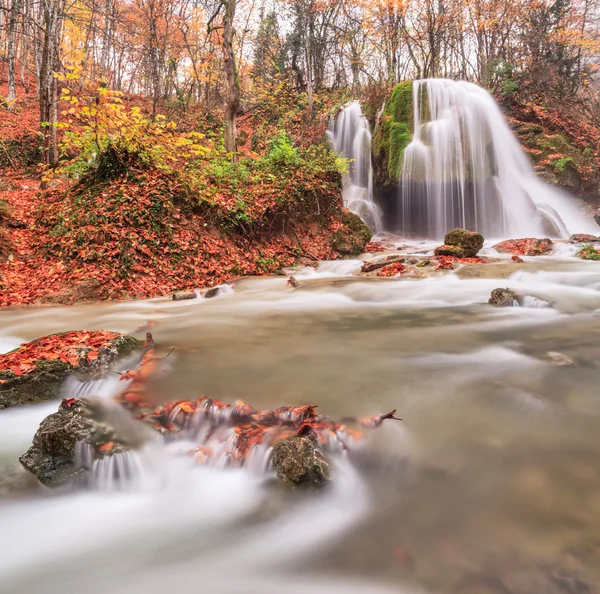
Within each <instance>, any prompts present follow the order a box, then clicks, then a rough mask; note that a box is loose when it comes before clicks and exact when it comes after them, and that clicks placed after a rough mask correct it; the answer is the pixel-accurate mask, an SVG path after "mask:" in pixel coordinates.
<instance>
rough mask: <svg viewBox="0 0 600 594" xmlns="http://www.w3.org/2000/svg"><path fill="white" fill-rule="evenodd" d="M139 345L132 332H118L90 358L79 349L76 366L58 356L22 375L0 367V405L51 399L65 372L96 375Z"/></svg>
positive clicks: (139, 346)
mask: <svg viewBox="0 0 600 594" xmlns="http://www.w3.org/2000/svg"><path fill="white" fill-rule="evenodd" d="M142 347H143V344H142V343H141V342H140V341H139V340H137V339H136V338H133V336H126V335H120V336H117V337H116V338H114V339H113V340H111V342H110V344H109V346H107V347H105V348H103V349H100V351H99V353H98V358H97V359H95V360H94V361H88V360H87V359H86V356H85V353H82V357H81V359H80V364H79V365H78V366H73V365H71V364H69V363H65V362H63V361H59V360H50V361H49V360H40V361H37V362H36V364H35V369H33V370H32V371H30V372H28V373H24V374H23V375H15V373H14V372H12V371H10V370H3V371H0V380H1V383H0V409H2V408H10V407H13V406H20V405H24V404H35V403H37V402H45V401H47V400H54V399H55V398H58V396H59V393H60V389H61V386H62V385H63V383H64V381H65V379H66V378H67V377H68V376H69V375H73V374H74V375H76V376H77V377H78V378H79V379H81V380H87V379H92V378H95V377H98V376H100V375H101V374H102V373H103V372H104V371H105V370H106V368H107V367H108V366H109V365H110V364H111V363H113V362H114V361H116V360H118V359H120V358H122V357H125V356H127V355H129V354H130V353H132V352H133V351H136V350H140V349H141V348H142Z"/></svg>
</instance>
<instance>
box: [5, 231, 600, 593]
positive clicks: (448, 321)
mask: <svg viewBox="0 0 600 594" xmlns="http://www.w3.org/2000/svg"><path fill="white" fill-rule="evenodd" d="M434 246H435V242H427V241H419V242H417V241H406V242H405V241H403V242H396V243H395V244H394V245H391V246H390V251H389V253H388V254H381V256H386V255H389V254H390V253H393V254H397V253H400V254H402V255H404V256H409V255H413V254H419V255H424V254H431V252H432V249H433V247H434ZM399 247H401V249H398V248H399ZM482 252H483V253H484V254H485V255H486V256H490V257H498V258H499V259H501V260H503V262H500V263H496V264H487V265H483V266H479V267H477V266H475V268H476V269H478V270H481V271H482V272H484V273H485V272H486V271H488V270H498V272H499V275H498V278H486V277H485V276H482V277H480V278H478V277H473V278H461V277H460V275H459V273H460V270H456V271H454V272H450V273H448V274H446V275H444V276H441V277H431V278H425V279H423V280H414V279H410V278H399V279H391V280H390V279H375V278H355V277H353V276H352V275H353V274H354V273H356V272H357V270H358V268H359V267H360V264H361V262H360V260H358V259H357V260H350V261H339V262H324V263H321V264H320V265H319V266H318V267H317V268H316V269H313V268H306V269H304V270H300V271H298V272H297V273H295V276H296V278H297V279H298V280H299V282H300V287H299V288H297V289H294V288H291V287H290V286H288V285H287V284H286V279H285V278H284V277H267V278H251V279H243V280H240V281H239V282H236V285H235V287H233V288H231V286H229V289H227V290H226V291H225V292H224V293H226V294H220V295H218V296H217V297H216V298H214V299H196V300H190V301H183V302H175V301H172V300H168V299H154V300H148V301H140V302H121V303H114V302H113V303H96V304H78V305H75V306H56V307H42V308H36V307H30V308H21V309H16V310H12V311H0V341H5V343H6V344H13V343H15V342H16V343H19V342H22V341H24V340H28V339H31V338H34V337H36V336H39V335H43V334H48V333H50V332H56V331H61V330H68V329H72V328H88V327H91V328H98V327H102V328H107V329H111V330H112V329H114V330H124V331H127V330H130V331H133V330H134V329H135V328H136V327H139V326H148V324H145V323H146V322H152V323H153V325H152V326H151V328H152V332H153V333H154V336H155V339H156V340H157V343H159V344H160V345H161V346H162V347H163V348H164V352H168V350H169V349H170V347H171V346H175V347H176V348H175V351H173V353H172V354H171V355H170V356H169V358H168V359H167V361H166V363H168V364H169V365H170V366H172V373H171V375H170V376H167V378H166V379H167V380H168V383H167V386H168V388H167V389H168V394H167V396H168V397H169V398H182V399H186V398H196V397H197V396H198V395H199V393H201V392H203V393H204V394H206V395H209V396H214V397H216V398H220V399H223V400H224V401H227V402H233V401H234V400H235V399H237V398H242V399H245V400H247V401H248V402H250V403H251V404H253V405H255V406H257V407H262V408H272V407H274V406H277V405H283V404H301V403H306V402H309V401H310V402H315V403H318V404H319V407H320V408H319V410H322V411H323V413H324V414H331V415H332V416H335V417H336V418H339V417H342V416H344V415H358V416H370V415H373V414H378V413H381V412H382V411H387V410H391V409H392V408H396V407H397V408H398V410H399V414H400V416H403V417H404V419H405V421H404V422H403V423H398V424H393V425H390V426H384V427H382V428H381V429H379V430H377V431H376V432H374V433H373V434H372V436H371V439H369V440H368V442H367V443H366V444H365V448H364V450H361V451H360V452H358V453H359V454H360V455H365V456H369V455H371V456H372V457H371V458H368V457H366V458H365V461H366V463H365V464H364V465H363V466H361V465H360V464H359V463H356V464H354V465H350V464H348V463H346V461H345V460H344V459H341V460H339V465H338V467H337V468H336V478H335V482H334V485H333V487H334V488H333V489H332V490H330V491H325V492H324V493H319V494H318V495H314V494H312V495H309V496H300V497H297V498H296V497H294V496H293V495H292V496H290V497H286V498H284V499H282V500H278V495H277V489H273V488H272V487H271V486H269V485H268V484H267V482H266V478H265V474H264V472H262V468H263V465H264V456H263V455H259V456H258V457H257V459H256V467H254V466H253V465H249V467H248V468H244V469H228V470H224V469H220V468H214V467H211V466H197V465H195V464H194V463H193V461H192V460H191V459H189V458H188V457H187V456H185V455H182V454H183V453H185V451H186V450H187V449H188V448H189V447H192V446H193V445H194V443H197V442H193V441H192V440H193V436H185V438H186V440H188V441H189V443H188V442H185V441H183V440H182V441H181V442H175V443H169V444H163V443H160V442H157V441H154V440H149V441H148V442H147V443H146V444H145V445H144V446H143V447H142V448H140V449H139V450H138V451H137V452H136V454H135V456H133V455H131V456H128V457H122V458H114V459H112V460H110V461H109V460H107V461H106V462H102V463H100V464H96V467H95V468H94V476H93V480H92V481H91V484H90V485H89V486H88V490H86V491H83V492H81V491H80V492H66V493H65V492H59V493H57V492H45V491H44V492H41V493H40V492H36V491H34V492H33V493H26V494H25V495H20V494H17V495H12V494H10V493H9V497H8V498H6V496H5V498H0V550H1V551H2V555H0V592H2V594H8V593H10V594H38V593H39V594H42V593H44V594H54V593H56V594H59V593H61V594H63V593H65V592H78V591H81V592H86V594H87V593H89V594H108V593H111V594H113V593H114V594H128V593H130V592H148V593H150V594H154V593H156V594H159V593H162V592H165V591H171V590H172V591H176V592H178V593H179V592H181V593H187V592H190V593H191V592H198V591H203V592H204V591H205V592H210V593H211V594H230V593H231V594H234V593H237V592H250V593H255V592H256V593H259V592H260V594H279V593H282V594H285V593H289V594H292V593H293V594H296V593H299V592H306V591H311V592H314V593H315V594H334V593H338V592H339V593H340V594H342V593H344V594H354V593H356V594H359V593H363V592H364V593H369V594H379V593H380V592H381V593H384V592H386V593H387V592H427V593H428V594H436V593H440V594H446V593H448V594H456V593H458V592H461V593H462V592H490V591H501V592H503V591H511V592H513V593H514V594H529V593H530V592H532V591H535V592H536V593H537V592H557V591H556V590H553V589H551V588H547V587H545V586H547V583H545V582H544V583H543V584H541V585H540V586H539V587H537V588H536V589H534V590H529V591H526V590H525V591H524V590H522V589H515V590H512V589H511V590H502V589H495V590H489V589H486V584H487V583H488V582H487V581H486V580H487V578H488V577H489V578H490V583H494V582H493V580H494V579H499V580H503V579H506V580H508V582H507V583H510V581H509V580H510V576H512V575H516V576H522V575H524V574H525V578H528V576H527V571H528V570H529V569H531V566H532V565H533V566H534V567H536V568H537V567H538V566H539V565H541V566H543V567H548V568H549V571H550V572H552V575H558V576H561V575H563V574H562V573H561V572H563V571H564V572H567V573H568V572H569V571H572V570H571V569H570V567H572V566H573V564H574V563H575V562H576V563H578V564H579V566H580V567H581V568H582V569H581V570H577V571H576V572H575V575H576V576H579V575H581V578H582V579H584V580H585V581H586V583H589V584H590V586H591V589H590V591H595V590H594V587H595V586H597V584H600V576H599V575H598V566H597V563H595V561H594V560H593V559H592V560H591V561H590V560H589V559H588V558H587V557H586V554H587V552H586V551H588V550H591V551H592V553H591V554H594V551H595V550H596V549H594V548H593V547H595V546H596V541H597V539H596V537H595V535H596V534H598V530H599V529H600V512H599V510H600V507H599V504H600V499H599V498H598V493H599V492H600V490H599V486H600V467H599V466H598V462H597V461H598V459H599V457H598V439H597V427H598V420H599V419H600V406H599V403H598V397H597V384H598V379H599V377H600V375H599V374H600V366H599V365H598V361H600V352H599V349H598V346H597V340H596V339H595V336H596V334H595V332H598V331H600V317H599V315H598V314H599V313H600V265H599V264H598V263H597V262H584V261H581V260H579V259H577V258H574V257H573V254H572V248H571V246H567V245H566V244H557V245H556V249H555V253H554V254H552V255H549V256H547V257H531V258H524V260H525V263H524V264H519V265H516V264H512V263H511V262H510V256H509V255H498V254H496V253H495V252H494V250H493V249H492V248H491V247H489V245H488V244H486V247H485V248H484V250H482ZM378 256H379V255H378ZM494 267H497V268H494ZM507 271H508V272H507ZM499 286H501V287H504V286H506V287H509V288H512V289H514V290H517V291H519V292H521V293H522V294H532V295H535V297H537V298H539V299H546V300H549V301H552V302H554V304H555V306H554V307H553V308H547V307H535V305H536V304H535V303H527V304H526V305H527V306H526V307H512V308H493V307H490V306H488V305H487V299H488V298H489V295H490V292H491V290H492V289H494V288H496V287H499ZM530 305H533V307H530ZM145 330H146V328H145V327H144V329H143V330H139V331H138V332H137V333H136V336H143V333H144V332H145ZM569 360H571V361H572V364H567V363H565V364H562V363H561V362H562V361H564V362H568V361H569ZM117 378H118V376H117V375H115V377H114V378H111V380H112V381H111V380H109V381H107V382H106V383H95V384H91V385H86V386H84V385H76V384H74V383H72V384H71V386H70V387H67V388H66V390H74V391H76V393H78V394H86V395H88V396H96V397H99V398H102V399H103V400H104V401H110V395H111V394H113V393H114V392H115V390H116V388H117V387H119V388H120V387H122V385H123V382H120V385H118V386H117V385H115V381H116V380H117ZM116 384H119V382H118V381H116ZM57 405H58V403H57V402H54V403H47V404H44V405H41V406H32V407H23V408H18V409H10V410H2V411H0V461H3V462H5V463H9V462H10V463H11V464H12V463H14V464H15V466H16V467H17V468H18V462H17V457H18V456H19V455H20V454H21V453H23V452H24V451H25V449H26V448H27V447H28V445H29V444H30V443H31V438H32V435H33V434H34V432H35V429H36V426H37V425H38V423H39V422H40V420H41V419H42V418H43V417H44V416H46V415H47V414H49V413H50V412H52V411H53V410H56V407H57ZM153 435H154V434H153ZM263 454H264V453H263ZM403 463H406V464H405V465H403ZM134 469H137V470H138V472H133V470H134ZM117 471H118V472H119V473H120V474H124V475H128V476H130V477H131V479H132V480H130V481H129V482H128V483H127V484H126V485H123V484H122V481H118V482H117V481H115V480H114V479H115V474H116V472H117ZM124 487H125V488H124ZM399 548H400V550H402V549H406V550H407V551H408V553H410V557H409V558H410V559H412V561H409V562H407V561H403V557H402V555H398V554H397V550H398V549H399ZM565 551H567V553H568V557H563V555H565V554H566V553H565ZM563 558H565V559H567V561H566V562H565V563H567V562H570V563H571V565H569V564H567V567H566V569H563V568H562V566H561V565H560V564H561V563H562V561H561V560H562V559H563ZM569 560H570V561H569ZM465 575H466V578H465V579H466V580H467V583H466V584H465V585H463V582H462V581H461V580H462V579H463V577H464V576H465ZM473 575H476V576H480V579H481V583H476V584H475V586H471V585H470V582H469V581H468V580H470V579H472V576H473ZM507 575H508V576H509V577H508V578H507V577H506V576H507ZM569 575H571V574H569ZM534 577H537V574H534ZM528 579H531V578H528ZM593 580H596V581H593ZM388 584H389V586H388ZM477 586H480V588H479V589H477ZM581 591H585V590H581ZM559 592H560V594H567V591H566V590H560V591H559Z"/></svg>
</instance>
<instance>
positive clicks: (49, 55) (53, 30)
mask: <svg viewBox="0 0 600 594" xmlns="http://www.w3.org/2000/svg"><path fill="white" fill-rule="evenodd" d="M61 16H62V9H61V5H60V4H59V0H46V2H45V3H44V45H43V49H42V56H41V63H40V83H39V84H40V90H39V93H40V130H41V133H42V137H43V139H44V142H43V150H42V155H43V159H44V162H46V163H47V164H48V165H54V164H55V163H56V161H57V160H58V147H57V143H56V126H55V124H56V119H57V118H56V115H57V108H56V103H57V89H56V79H55V78H54V70H55V68H56V67H57V65H58V46H59V42H60V30H61V27H60V24H61Z"/></svg>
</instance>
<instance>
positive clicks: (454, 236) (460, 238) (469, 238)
mask: <svg viewBox="0 0 600 594" xmlns="http://www.w3.org/2000/svg"><path fill="white" fill-rule="evenodd" d="M444 246H457V247H459V248H460V249H461V250H462V254H463V255H462V256H459V257H462V258H473V257H475V256H476V255H477V253H478V252H479V250H480V249H481V248H482V247H483V235H481V233H476V232H475V231H469V230H468V229H460V228H456V229H453V230H452V231H449V232H448V233H446V236H445V237H444ZM439 255H442V256H445V255H451V256H454V255H455V254H439Z"/></svg>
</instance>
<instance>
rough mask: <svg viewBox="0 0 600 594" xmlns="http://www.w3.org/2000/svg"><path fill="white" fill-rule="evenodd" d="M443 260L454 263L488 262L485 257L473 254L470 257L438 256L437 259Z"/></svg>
mask: <svg viewBox="0 0 600 594" xmlns="http://www.w3.org/2000/svg"><path fill="white" fill-rule="evenodd" d="M441 260H444V261H446V262H455V263H456V264H488V263H489V260H488V259H487V258H480V257H479V256H473V257H472V258H458V257H456V256H439V257H438V261H441Z"/></svg>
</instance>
